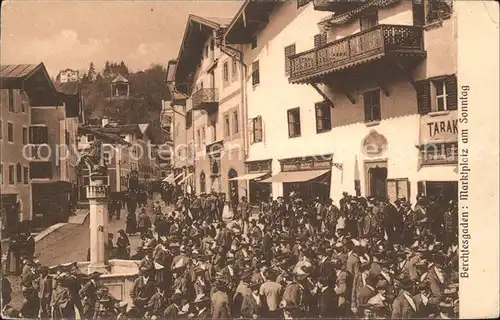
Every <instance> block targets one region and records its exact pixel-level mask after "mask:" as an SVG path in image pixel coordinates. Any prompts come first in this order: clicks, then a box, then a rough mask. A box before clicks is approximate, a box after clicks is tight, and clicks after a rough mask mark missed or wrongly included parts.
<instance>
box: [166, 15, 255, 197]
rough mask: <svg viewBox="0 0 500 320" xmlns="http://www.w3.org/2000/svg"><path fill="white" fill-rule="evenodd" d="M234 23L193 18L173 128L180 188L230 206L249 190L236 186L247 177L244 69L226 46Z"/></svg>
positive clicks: (178, 73)
mask: <svg viewBox="0 0 500 320" xmlns="http://www.w3.org/2000/svg"><path fill="white" fill-rule="evenodd" d="M230 20H231V19H223V18H207V19H206V18H203V17H198V16H194V15H190V17H189V19H188V22H187V26H186V30H185V34H184V38H183V42H182V45H181V49H180V51H179V56H178V58H177V60H176V66H175V75H174V82H175V90H176V91H178V92H180V93H182V94H183V95H185V96H186V97H187V100H186V106H181V107H180V108H179V109H181V110H176V112H175V114H174V128H173V129H174V141H176V143H175V153H176V157H175V159H176V160H175V164H174V165H175V167H176V168H179V166H182V167H186V168H187V170H186V169H184V170H185V171H184V173H185V175H184V177H183V179H182V180H181V181H180V182H179V183H186V182H187V184H188V186H189V187H188V189H192V190H191V191H194V192H196V193H200V192H205V193H209V192H212V191H215V192H221V193H225V194H226V198H227V199H228V200H229V199H230V197H241V196H243V195H245V194H246V190H247V186H246V182H245V181H237V180H234V178H236V177H238V176H240V175H243V173H244V158H245V152H244V144H245V142H244V141H245V139H246V134H245V131H244V127H245V126H244V120H243V119H244V112H243V111H244V102H243V99H242V98H243V95H242V83H243V82H242V65H241V63H240V62H239V61H238V60H237V58H236V55H235V52H234V51H226V50H225V46H224V45H222V35H223V33H224V31H225V28H226V26H227V24H228V23H229V22H230ZM174 105H175V104H174ZM178 142H181V143H178ZM181 145H182V146H181ZM232 179H233V180H232Z"/></svg>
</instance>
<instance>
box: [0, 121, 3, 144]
mask: <svg viewBox="0 0 500 320" xmlns="http://www.w3.org/2000/svg"><path fill="white" fill-rule="evenodd" d="M2 138H3V120H0V140H1V139H2Z"/></svg>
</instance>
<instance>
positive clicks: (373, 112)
mask: <svg viewBox="0 0 500 320" xmlns="http://www.w3.org/2000/svg"><path fill="white" fill-rule="evenodd" d="M363 100H364V103H365V122H370V121H379V120H380V118H381V116H380V90H378V89H377V90H373V91H368V92H365V93H364V94H363Z"/></svg>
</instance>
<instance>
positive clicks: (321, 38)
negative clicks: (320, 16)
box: [314, 32, 326, 48]
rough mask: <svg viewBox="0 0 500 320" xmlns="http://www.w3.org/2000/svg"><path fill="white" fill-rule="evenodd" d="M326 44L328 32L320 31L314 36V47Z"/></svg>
mask: <svg viewBox="0 0 500 320" xmlns="http://www.w3.org/2000/svg"><path fill="white" fill-rule="evenodd" d="M325 44H326V33H324V32H322V33H318V34H316V35H315V36H314V47H315V48H318V47H321V46H322V45H325Z"/></svg>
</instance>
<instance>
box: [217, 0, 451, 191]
mask: <svg viewBox="0 0 500 320" xmlns="http://www.w3.org/2000/svg"><path fill="white" fill-rule="evenodd" d="M431 5H432V2H425V5H423V4H416V3H412V2H411V1H398V0H384V1H380V0H377V1H368V2H365V1H359V2H356V1H354V2H350V3H349V4H345V3H341V2H336V1H311V2H309V3H307V1H298V2H293V1H288V2H285V3H275V2H272V3H268V4H267V7H266V8H265V9H264V8H262V6H263V5H262V4H259V3H254V2H251V1H246V2H245V4H244V5H243V7H242V9H240V11H239V12H238V14H237V16H236V17H235V18H234V19H233V22H231V23H230V24H229V26H228V28H227V31H226V34H225V42H226V43H227V44H228V45H229V46H231V45H233V46H238V45H242V46H243V56H244V63H245V65H246V66H247V68H248V72H247V74H246V75H245V79H246V86H245V90H244V93H245V95H246V96H245V99H246V109H247V120H248V122H247V124H248V129H247V130H248V132H249V149H248V158H247V159H246V164H247V171H250V172H254V173H255V174H256V176H258V175H257V173H259V172H260V173H262V174H265V173H267V174H272V177H271V178H268V179H264V180H263V181H261V182H254V183H251V184H250V194H252V189H254V190H256V189H258V190H265V187H264V188H263V185H265V184H266V183H267V184H268V185H270V186H271V189H272V191H270V190H268V192H272V195H273V197H277V196H288V195H289V193H290V192H291V191H297V192H298V193H299V194H300V195H302V196H314V197H316V196H320V197H324V198H327V197H329V198H332V199H333V200H334V201H337V200H338V199H339V198H340V197H341V194H342V192H343V191H347V192H349V193H351V194H356V193H358V194H361V195H364V196H378V197H385V196H388V197H389V198H390V199H392V200H393V199H395V198H396V197H406V198H407V199H408V198H409V199H410V200H411V201H414V199H415V196H416V194H417V193H418V192H421V193H427V194H428V195H434V196H437V195H440V194H442V195H443V196H445V197H448V198H456V188H457V183H456V180H457V173H456V164H457V161H456V160H457V154H456V152H457V123H456V119H457V114H456V112H457V111H456V107H457V97H456V93H457V81H456V68H457V67H456V64H457V34H456V17H455V14H454V13H453V12H452V10H451V7H448V8H447V9H446V8H445V9H446V10H444V9H443V7H440V8H439V10H440V11H439V12H437V13H436V8H433V7H431ZM266 10H267V11H266ZM443 10H444V11H443ZM333 12H337V13H336V14H334V13H333ZM256 21H257V22H256ZM426 145H427V146H429V145H431V148H432V150H434V151H433V153H432V155H429V154H428V153H427V154H426V153H425V152H423V151H422V150H423V149H425V148H423V146H426ZM428 150H429V149H428ZM250 167H251V168H250ZM249 168H250V170H249ZM264 177H265V176H264ZM264 193H265V191H264Z"/></svg>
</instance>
